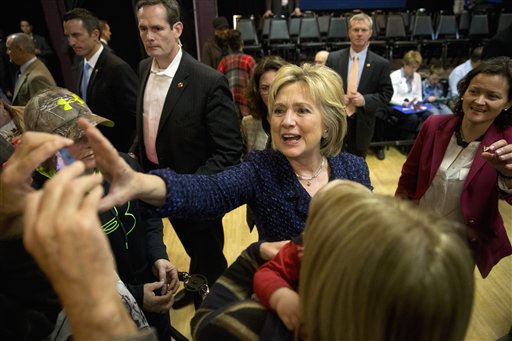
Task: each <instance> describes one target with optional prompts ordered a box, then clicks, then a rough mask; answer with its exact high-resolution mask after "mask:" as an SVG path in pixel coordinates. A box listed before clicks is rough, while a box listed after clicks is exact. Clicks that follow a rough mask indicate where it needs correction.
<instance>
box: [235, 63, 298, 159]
mask: <svg viewBox="0 0 512 341" xmlns="http://www.w3.org/2000/svg"><path fill="white" fill-rule="evenodd" d="M286 64H288V62H287V61H286V60H284V59H283V58H281V57H279V56H266V57H263V58H261V59H260V60H259V62H258V64H257V65H256V68H255V69H254V74H253V77H252V78H251V83H250V84H249V86H248V87H247V100H248V104H249V110H250V112H251V115H250V116H246V117H244V118H243V119H242V126H241V129H242V140H243V143H244V155H247V154H248V153H249V152H251V151H253V150H263V149H265V148H270V147H271V140H270V137H269V136H270V123H269V121H268V118H269V112H268V94H269V91H270V85H271V84H272V82H273V81H274V78H275V76H276V73H277V71H278V70H279V68H280V67H281V66H283V65H286Z"/></svg>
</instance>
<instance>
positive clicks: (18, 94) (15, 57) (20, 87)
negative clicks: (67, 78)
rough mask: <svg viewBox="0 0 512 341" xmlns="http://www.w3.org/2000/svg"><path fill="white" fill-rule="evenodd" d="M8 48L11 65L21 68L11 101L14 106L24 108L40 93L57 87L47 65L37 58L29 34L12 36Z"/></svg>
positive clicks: (8, 40)
mask: <svg viewBox="0 0 512 341" xmlns="http://www.w3.org/2000/svg"><path fill="white" fill-rule="evenodd" d="M6 46H7V54H8V55H9V59H10V61H11V63H13V64H15V65H17V66H19V75H18V77H17V79H16V83H15V87H14V93H13V95H12V100H11V102H12V104H13V105H17V106H23V105H25V104H27V102H28V101H29V100H30V98H32V96H34V95H35V94H36V93H37V92H38V91H40V90H42V89H48V88H51V87H54V86H56V84H55V80H54V79H53V77H52V74H51V73H50V71H49V70H48V68H47V67H46V65H44V63H43V62H42V61H41V60H39V59H38V58H37V57H36V53H35V45H34V41H33V40H32V39H30V37H29V36H28V35H27V34H25V33H14V34H11V35H10V36H8V37H7V41H6Z"/></svg>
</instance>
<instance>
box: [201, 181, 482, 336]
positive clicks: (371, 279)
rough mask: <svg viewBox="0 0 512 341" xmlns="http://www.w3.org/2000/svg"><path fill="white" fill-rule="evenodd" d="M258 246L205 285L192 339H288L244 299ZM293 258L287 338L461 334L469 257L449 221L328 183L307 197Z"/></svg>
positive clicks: (469, 291) (262, 255) (467, 307)
mask: <svg viewBox="0 0 512 341" xmlns="http://www.w3.org/2000/svg"><path fill="white" fill-rule="evenodd" d="M284 247H286V246H283V248H284ZM265 249H268V246H265V243H255V244H253V245H251V246H250V247H249V248H248V249H246V250H245V251H244V252H243V253H242V255H241V256H240V257H239V258H238V259H237V260H236V261H235V262H234V263H233V264H232V265H231V266H230V267H229V268H228V270H227V271H226V272H225V273H224V275H223V277H222V280H219V281H218V282H217V283H216V284H215V285H214V286H213V287H212V288H211V292H210V294H209V295H208V297H207V298H206V299H205V301H204V302H203V304H202V305H201V309H200V310H198V311H197V313H196V315H195V316H194V318H193V319H192V322H191V327H192V335H193V338H194V340H219V339H245V338H247V339H248V338H250V337H251V336H252V335H255V336H260V337H262V338H263V339H272V340H290V339H292V338H293V337H294V336H293V334H292V333H291V332H289V331H287V330H286V328H285V326H284V325H283V324H282V323H280V322H279V321H276V319H277V318H276V315H275V314H273V313H270V312H269V311H268V310H267V309H265V308H264V307H263V306H262V305H260V304H259V303H258V302H255V301H253V300H251V299H250V297H251V294H252V290H251V289H252V275H253V273H254V271H255V270H256V269H257V266H258V264H262V263H263V262H265V260H266V259H268V256H267V255H266V251H264V250H265ZM296 251H298V254H297V253H295V252H290V253H288V255H289V256H290V257H291V259H285V260H284V259H283V261H286V264H289V262H292V263H296V262H297V261H298V260H299V258H300V254H301V253H302V249H296ZM277 257H278V258H277V259H280V258H281V257H280V256H279V255H278V256H277ZM275 260H276V258H275V259H274V261H275ZM300 262H301V266H300V276H299V277H300V278H299V285H298V287H299V300H300V305H299V308H298V310H297V311H296V312H295V314H296V315H298V316H297V317H296V318H298V321H299V324H300V327H298V328H296V329H295V330H294V334H295V338H299V339H305V340H386V339H389V340H404V341H405V340H425V341H427V340H458V341H462V340H464V336H465V333H466V329H467V326H468V324H469V320H470V316H471V309H472V305H473V299H474V278H473V262H472V260H471V255H470V252H469V249H468V247H467V245H466V243H465V241H464V238H463V229H462V228H461V227H460V226H459V225H458V224H457V223H455V222H452V221H449V220H446V219H443V218H440V217H439V216H437V215H435V214H433V213H430V212H429V211H425V210H421V209H419V208H417V207H414V205H412V204H411V203H408V202H406V201H403V200H400V199H396V198H395V199H393V198H390V197H388V196H384V195H378V194H373V193H371V192H370V191H368V190H367V189H366V188H364V187H363V186H361V185H359V184H356V183H353V182H350V181H340V180H338V181H332V182H331V183H329V184H327V185H326V186H324V187H323V188H322V189H321V190H320V191H319V192H318V193H317V194H316V195H315V197H314V198H313V199H312V201H311V205H310V208H309V216H308V219H307V223H306V228H305V231H304V248H303V256H302V258H301V260H300ZM267 264H268V263H267ZM295 265H296V264H294V266H295ZM287 270H289V268H287ZM281 275H282V273H281V272H279V271H278V272H277V273H276V274H275V276H277V277H279V276H281ZM255 285H256V283H255ZM375 288H378V292H376V289H375ZM390 312H392V313H390ZM242 326H243V327H242Z"/></svg>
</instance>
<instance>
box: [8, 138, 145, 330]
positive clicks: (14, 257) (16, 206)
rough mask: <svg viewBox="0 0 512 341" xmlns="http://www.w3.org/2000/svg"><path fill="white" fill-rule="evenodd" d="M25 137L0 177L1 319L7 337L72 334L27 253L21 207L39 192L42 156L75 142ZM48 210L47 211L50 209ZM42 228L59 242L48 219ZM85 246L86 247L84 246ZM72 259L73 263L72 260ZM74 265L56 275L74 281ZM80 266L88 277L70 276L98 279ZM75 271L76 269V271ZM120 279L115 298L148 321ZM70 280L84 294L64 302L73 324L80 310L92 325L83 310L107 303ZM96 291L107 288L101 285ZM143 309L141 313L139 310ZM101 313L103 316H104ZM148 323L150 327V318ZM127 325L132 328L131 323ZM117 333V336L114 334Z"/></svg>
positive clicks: (58, 306)
mask: <svg viewBox="0 0 512 341" xmlns="http://www.w3.org/2000/svg"><path fill="white" fill-rule="evenodd" d="M21 140H22V141H23V143H18V144H17V149H16V151H15V152H14V154H13V155H12V156H11V158H10V159H9V160H8V163H6V164H5V165H4V171H3V172H2V174H1V176H0V188H1V189H0V244H1V245H0V250H1V252H0V260H1V262H0V270H1V272H2V273H4V274H5V276H3V280H2V283H1V294H0V301H1V303H2V304H1V307H2V310H1V312H2V314H1V315H2V319H1V321H2V322H1V323H0V330H1V333H2V337H4V338H7V339H16V340H41V339H48V340H67V339H68V337H69V336H70V335H71V330H70V328H69V323H68V319H67V317H66V314H65V313H64V312H63V311H61V312H60V313H59V310H60V309H61V306H60V302H59V300H58V299H57V296H56V295H55V292H54V291H53V289H52V285H51V284H50V282H49V281H48V279H47V278H46V277H45V275H44V274H43V273H42V272H41V270H40V269H39V267H38V266H37V264H36V263H35V261H34V259H33V258H32V257H31V256H30V255H29V254H28V253H27V249H29V247H28V246H27V249H25V247H24V246H23V240H22V236H25V237H26V236H27V231H26V230H25V231H23V227H22V212H23V209H24V208H26V207H27V206H28V203H27V202H28V201H27V200H28V199H27V196H28V195H29V193H31V192H34V189H33V188H32V186H31V183H30V182H31V173H32V172H33V171H34V169H35V168H36V167H37V166H38V165H40V164H41V163H43V161H45V160H47V159H48V158H49V157H51V156H52V155H54V154H55V152H56V151H57V150H58V149H59V148H62V147H64V146H67V145H69V144H70V143H72V141H71V140H67V139H64V138H58V139H56V138H54V137H53V136H52V135H45V134H40V133H32V132H30V133H26V134H24V135H23V136H22V137H21ZM13 198H16V200H15V201H13V200H12V199H13ZM68 199H69V198H68V197H66V198H65V199H63V200H68ZM49 202H51V203H52V204H55V203H56V200H49ZM58 210H59V212H63V211H65V210H64V208H63V207H58ZM43 212H46V213H48V211H43ZM96 212H97V210H96V211H95V210H92V211H91V213H92V215H91V217H92V218H93V219H94V217H95V216H96ZM51 214H53V213H51ZM71 214H72V215H73V218H75V217H76V212H73V213H71ZM52 217H53V215H52ZM80 219H83V217H80ZM38 221H39V220H38ZM57 221H58V220H57ZM61 222H66V223H67V222H69V223H70V225H68V226H69V228H71V229H74V231H76V230H75V229H76V228H77V225H76V224H73V223H72V221H71V220H69V219H65V220H62V221H61ZM41 228H42V229H38V234H37V236H39V237H43V233H41V231H43V230H44V231H45V233H44V235H45V237H49V239H45V238H42V239H45V245H46V246H50V245H55V244H54V243H50V241H55V239H54V238H53V237H50V236H49V235H48V233H47V232H48V231H49V230H48V229H49V226H47V225H45V223H43V224H42V227H41ZM95 230H97V231H100V229H98V228H97V227H95ZM99 233H101V232H99ZM66 235H68V236H76V235H74V234H67V233H66ZM82 236H83V235H81V237H82ZM66 245H67V244H66ZM69 246H73V247H76V246H77V245H76V244H75V243H69ZM38 250H39V251H42V250H43V247H41V246H40V247H39V248H38ZM45 250H48V249H45ZM81 250H85V248H84V249H81ZM47 255H48V254H45V256H47ZM77 255H78V254H77ZM94 257H98V254H96V253H94ZM111 257H112V256H111V255H110V256H108V257H106V258H101V257H100V259H99V258H95V259H97V260H98V259H99V260H100V261H102V262H105V260H107V262H106V263H105V264H107V266H108V264H109V263H110V262H109V259H111ZM59 259H60V258H59ZM81 260H82V258H80V257H79V259H73V257H70V258H68V259H66V260H65V262H67V263H66V264H68V265H69V266H71V268H74V267H75V266H80V264H78V263H79V262H80V261H81ZM77 261H78V263H77ZM69 262H73V265H71V264H70V263H69ZM71 268H69V269H68V268H66V267H61V268H60V269H59V272H60V274H58V273H55V275H58V277H59V279H60V280H63V281H66V280H69V279H70V277H66V276H65V275H70V276H73V275H71V274H70V271H73V269H71ZM62 269H66V270H62ZM75 270H76V269H75ZM80 270H84V271H85V273H86V274H87V276H85V277H84V276H78V277H71V278H75V280H76V279H83V278H87V280H86V281H87V282H88V283H93V282H94V281H92V280H90V276H91V274H94V275H96V274H97V273H96V272H92V273H91V272H88V271H89V270H90V268H89V267H88V266H83V267H81V266H80ZM113 272H114V269H113V268H112V273H113ZM74 273H76V271H75V272H74ZM82 275H83V274H82ZM110 277H111V275H109V278H110ZM65 278H66V279H65ZM115 278H117V276H115ZM103 279H104V278H103ZM96 280H97V278H96ZM116 282H117V285H116ZM116 282H114V286H113V288H116V286H117V292H118V295H117V296H113V297H112V298H113V299H115V300H117V301H119V302H120V301H121V300H122V301H123V303H125V304H130V309H129V313H130V314H131V315H132V318H134V317H137V318H138V320H137V321H138V322H141V323H143V322H144V321H145V318H144V315H143V314H142V312H140V310H139V308H138V306H137V303H136V302H135V300H134V299H133V297H132V296H131V294H130V293H129V292H128V291H127V289H126V288H125V287H124V285H122V282H120V281H119V280H116ZM67 284H69V286H67V285H65V286H66V288H65V289H66V290H67V292H68V293H70V295H74V296H76V293H77V292H81V293H82V295H78V296H80V297H78V298H77V297H75V298H74V299H72V300H70V298H71V296H67V297H68V298H67V300H66V301H67V304H66V302H64V307H65V308H66V307H67V308H69V309H68V312H69V314H68V317H70V318H72V319H73V321H74V323H78V324H80V321H78V319H80V317H79V316H77V315H81V316H82V317H83V318H84V321H86V322H85V324H86V325H87V324H88V322H87V321H89V322H90V320H89V318H90V317H88V316H85V315H83V312H84V311H87V312H91V313H93V314H94V313H95V312H96V309H97V308H98V306H97V304H99V303H101V304H103V303H106V302H104V301H101V302H96V301H95V299H94V296H93V295H92V293H91V292H90V291H88V290H87V288H86V287H87V284H86V285H85V286H84V284H82V285H79V284H78V283H74V284H75V285H74V287H75V290H73V286H72V284H73V283H67ZM53 285H54V288H55V289H56V291H57V293H58V294H59V295H61V294H62V292H59V288H57V285H56V284H55V283H53ZM34 286H36V287H37V290H34V289H33V288H34ZM60 289H63V287H62V286H61V287H60ZM84 289H85V290H84ZM70 290H71V291H70ZM96 290H102V289H101V288H100V287H98V288H96ZM109 290H110V289H107V290H106V291H107V292H108V291H109ZM97 294H99V292H97V293H96V296H97ZM121 294H122V296H121V297H120V296H119V295H121ZM105 297H107V296H105ZM91 300H92V301H91ZM132 300H133V301H132ZM73 302H74V303H73ZM87 303H89V304H91V305H90V306H87V308H88V309H84V308H83V307H84V305H87ZM112 303H113V304H112ZM70 304H79V306H76V305H75V306H73V307H70V306H69V305H70ZM117 304H118V303H117ZM115 305H116V302H111V303H108V304H107V303H106V304H105V306H104V308H107V309H106V310H105V312H109V311H110V312H112V310H111V308H112V307H113V306H115ZM121 306H122V305H121ZM75 309H78V310H75ZM71 310H73V311H71ZM101 311H102V310H101V309H100V310H99V311H98V312H101ZM139 312H140V315H138V313H139ZM119 313H120V315H119V316H118V317H117V316H114V318H115V320H117V319H118V318H119V321H120V322H121V320H122V318H121V316H123V315H126V311H122V309H121V311H120V312H119ZM57 314H58V316H57ZM73 316H74V317H73ZM102 318H104V316H103V315H102ZM109 318H110V316H109ZM127 321H128V320H127ZM134 321H135V319H134ZM130 324H131V325H133V321H131V322H130V323H129V325H130ZM145 325H146V326H147V322H146V324H145ZM54 326H55V327H54ZM87 327H93V325H87ZM141 327H143V326H141ZM52 328H53V332H52ZM125 328H127V327H125ZM126 330H129V328H127V329H126ZM119 331H120V330H117V329H116V332H117V333H118V332H119ZM73 332H76V333H75V334H74V335H73V336H74V337H75V336H76V338H75V339H82V337H81V334H82V333H84V332H86V331H85V329H83V328H82V329H81V328H78V327H77V330H73ZM94 332H95V331H87V333H89V335H90V336H92V335H94ZM100 333H101V332H100ZM107 335H109V334H107ZM112 335H115V333H113V334H112Z"/></svg>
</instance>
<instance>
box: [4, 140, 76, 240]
mask: <svg viewBox="0 0 512 341" xmlns="http://www.w3.org/2000/svg"><path fill="white" fill-rule="evenodd" d="M72 143H73V141H71V140H69V139H65V138H63V137H60V136H54V135H49V134H44V133H34V132H27V133H25V134H23V135H22V137H21V140H20V142H19V143H18V144H17V147H16V150H15V152H14V154H13V155H12V156H11V157H10V159H9V160H8V161H7V162H6V163H5V165H4V169H3V171H2V174H1V176H0V238H6V237H9V238H12V237H15V236H21V234H22V223H21V215H22V213H23V209H24V207H25V206H26V203H25V201H26V196H27V194H29V193H31V192H33V191H34V189H33V188H32V186H31V183H32V172H33V171H34V170H35V169H36V168H37V167H38V166H39V165H40V164H42V163H43V162H44V161H46V160H47V159H48V158H50V157H51V156H53V155H55V153H56V152H57V151H58V150H59V149H60V148H63V147H67V146H69V145H71V144H72ZM14 198H16V200H13V199H14Z"/></svg>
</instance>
